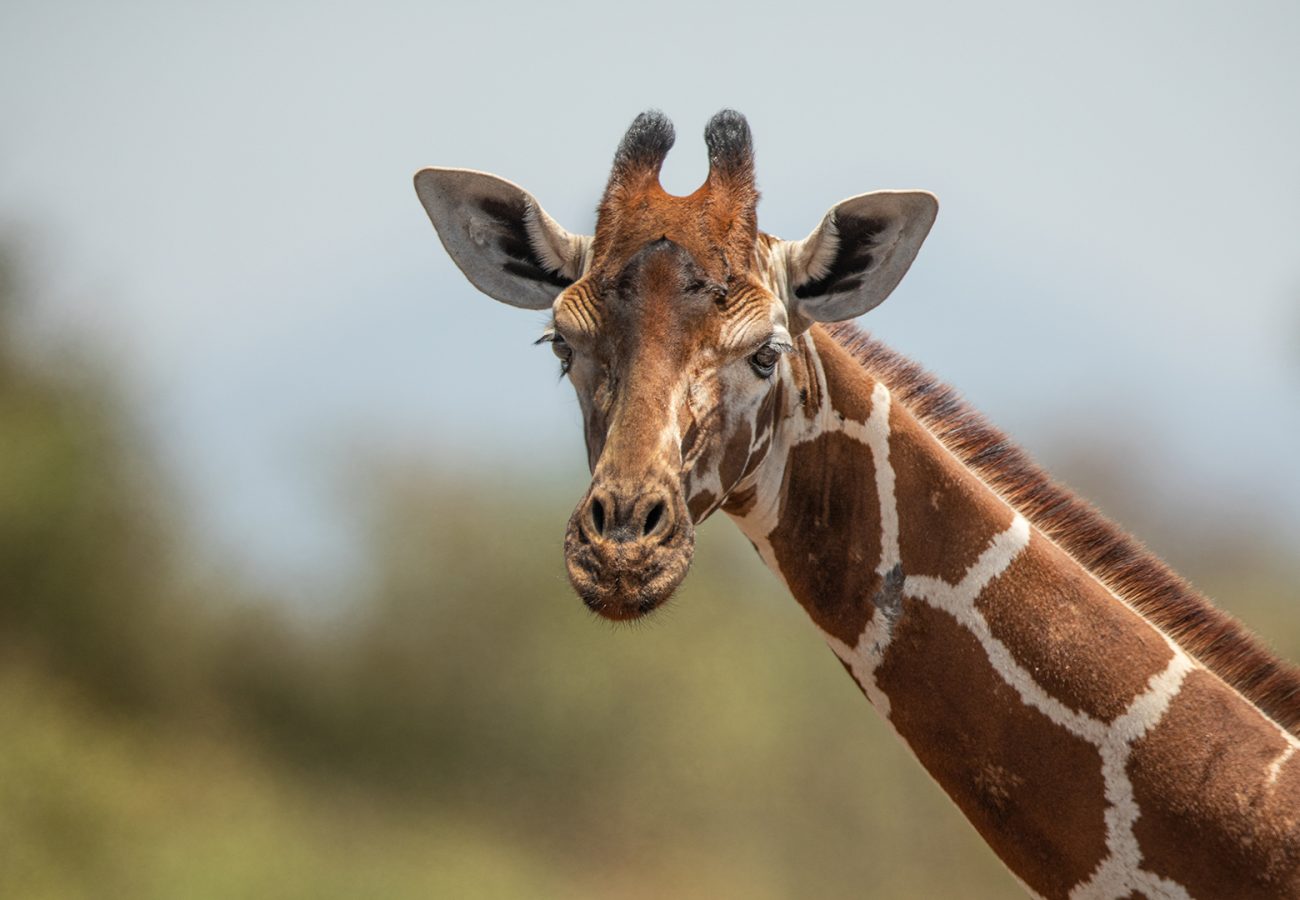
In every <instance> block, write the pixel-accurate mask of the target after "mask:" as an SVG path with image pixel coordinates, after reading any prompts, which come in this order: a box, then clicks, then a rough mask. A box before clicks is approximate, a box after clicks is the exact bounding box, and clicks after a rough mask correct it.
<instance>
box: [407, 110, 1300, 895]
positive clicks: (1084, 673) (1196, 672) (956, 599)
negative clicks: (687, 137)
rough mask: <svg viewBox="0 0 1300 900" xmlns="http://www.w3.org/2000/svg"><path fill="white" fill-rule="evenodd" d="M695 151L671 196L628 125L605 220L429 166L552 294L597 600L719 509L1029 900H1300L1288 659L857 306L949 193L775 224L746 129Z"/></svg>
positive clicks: (553, 330) (656, 124) (1294, 710)
mask: <svg viewBox="0 0 1300 900" xmlns="http://www.w3.org/2000/svg"><path fill="white" fill-rule="evenodd" d="M704 137H705V143H706V146H707V148H708V153H709V174H708V177H707V178H706V180H705V182H704V184H703V185H702V186H701V187H700V188H699V189H698V190H697V191H695V192H694V193H692V194H690V195H689V196H685V197H677V196H671V195H669V194H668V193H667V192H665V191H664V190H663V188H662V187H661V185H660V183H659V171H660V167H661V165H662V163H663V160H664V158H665V156H666V155H667V153H668V151H669V150H670V148H671V147H672V145H673V143H674V131H673V128H672V125H671V123H670V122H669V121H668V120H667V118H665V117H664V116H663V115H662V114H660V113H657V112H653V111H652V112H648V113H643V114H642V115H640V116H638V117H637V118H636V120H635V121H634V122H633V123H632V126H631V127H630V128H629V130H628V131H627V133H626V135H625V136H624V138H623V140H622V142H621V143H620V145H619V147H618V150H617V152H616V153H615V157H614V163H613V167H612V171H611V173H610V176H609V180H608V182H607V185H606V188H605V191H604V194H603V196H602V198H601V201H600V204H599V207H598V209H597V218H596V228H595V233H594V235H590V236H588V235H579V234H573V233H570V232H568V231H566V230H565V229H564V228H562V227H561V226H560V225H559V224H558V223H557V222H556V221H555V220H553V219H552V218H551V217H550V216H549V215H548V214H547V213H546V212H545V211H544V210H543V209H542V207H541V206H540V205H539V204H538V203H537V201H536V200H535V199H534V198H533V197H532V195H530V194H528V193H527V192H525V191H523V190H522V189H521V188H518V187H517V186H515V185H513V184H511V183H510V182H507V181H505V180H503V179H500V178H497V177H495V176H492V175H487V174H484V173H481V172H475V171H470V170H464V169H441V168H429V169H423V170H421V171H420V172H418V173H417V174H416V176H415V186H416V191H417V193H418V195H419V198H420V200H421V201H422V203H423V205H424V207H425V210H426V211H427V213H428V215H429V217H430V219H431V220H432V222H433V225H434V226H435V229H436V231H437V233H438V236H439V237H440V239H441V241H442V243H443V245H444V247H445V248H446V250H447V252H448V253H449V254H450V256H451V257H452V259H453V260H454V261H455V262H456V264H457V265H458V266H459V267H460V268H461V270H462V271H463V272H464V274H465V275H466V277H467V278H468V279H469V281H470V282H471V283H472V284H473V285H474V286H476V287H477V288H479V289H480V290H481V291H483V292H484V293H486V294H488V295H489V296H491V297H493V298H495V299H496V300H499V301H502V302H504V303H507V304H510V305H513V306H517V307H522V308H526V309H535V310H547V311H549V316H548V323H547V325H546V327H545V329H544V331H543V333H542V335H541V338H540V339H539V343H547V344H549V345H550V347H551V348H552V350H553V352H554V353H555V355H556V356H557V357H558V358H559V361H560V369H561V372H562V373H563V374H564V375H567V377H568V379H569V380H570V381H571V382H572V384H573V386H574V388H575V390H576V393H577V396H578V400H579V405H580V406H581V409H582V415H583V422H584V436H585V440H586V448H587V456H588V464H589V467H590V469H591V472H592V480H591V484H590V487H589V489H588V490H587V492H586V494H585V495H584V496H583V497H582V499H581V501H580V502H579V503H578V505H577V507H576V509H575V510H574V512H573V515H572V516H571V517H570V519H569V522H568V525H567V527H566V530H565V544H564V551H565V562H566V566H567V569H568V573H569V577H570V581H571V582H572V584H573V587H574V588H575V590H576V592H577V594H578V595H579V597H580V598H581V599H582V601H583V602H584V603H585V604H586V605H587V606H588V607H589V608H590V609H591V610H593V611H594V612H595V613H597V614H599V615H601V616H604V617H606V618H609V619H615V620H622V619H634V618H637V617H640V616H644V615H646V614H648V613H650V612H652V611H653V610H654V609H656V608H657V607H659V606H660V605H662V604H663V603H664V602H665V601H666V600H667V599H668V598H669V597H670V595H671V594H672V593H673V591H674V590H675V589H676V588H677V586H678V585H679V584H680V582H681V581H682V579H683V578H684V577H685V575H686V571H687V569H688V568H689V565H690V561H691V556H692V553H693V548H694V528H695V525H696V524H698V523H699V522H701V521H703V520H704V519H706V518H707V517H708V516H710V515H711V514H713V513H714V512H716V511H718V510H721V511H723V512H724V513H725V514H726V515H727V516H729V517H730V518H731V519H732V520H733V521H734V522H735V523H736V524H737V525H738V526H739V527H740V529H741V531H742V532H743V533H744V534H745V535H746V536H747V537H748V538H749V540H750V541H751V542H752V544H753V545H754V547H755V549H756V550H757V552H758V554H759V556H761V558H762V559H763V561H764V562H765V563H766V564H767V566H768V567H770V568H771V570H772V571H773V572H775V573H776V575H777V576H778V577H779V578H780V579H781V580H782V581H783V582H784V583H785V585H786V586H787V587H788V589H789V591H790V592H791V593H792V594H793V595H794V597H795V599H796V600H797V601H798V602H799V603H800V604H801V605H802V606H803V608H804V609H805V610H806V612H807V614H808V616H809V618H810V619H811V620H812V623H813V624H814V626H815V627H816V628H817V629H818V630H819V631H820V632H821V634H822V635H823V637H824V639H825V641H826V642H827V644H828V645H829V646H830V648H831V650H832V651H833V652H834V653H835V655H836V656H837V657H838V659H839V660H840V662H841V663H842V664H843V666H844V668H845V669H846V670H847V671H848V673H849V674H850V675H851V676H852V677H853V679H854V680H855V681H856V683H857V684H858V686H859V687H860V688H861V690H862V692H863V693H864V694H865V696H866V698H867V699H868V701H869V702H870V703H871V705H873V706H874V707H875V708H876V710H878V711H879V713H880V714H882V715H883V716H884V718H885V720H886V721H887V722H888V724H889V725H890V727H891V728H892V729H893V730H894V732H895V733H896V734H897V735H898V737H899V738H900V739H901V740H902V741H903V742H904V743H905V744H906V745H907V746H908V748H909V749H910V750H911V751H912V753H913V754H914V755H915V756H916V757H917V758H918V760H919V761H920V762H921V764H922V765H923V766H924V767H925V768H926V769H927V770H928V772H929V773H930V775H931V776H933V778H934V779H935V781H937V782H938V784H939V786H940V787H941V788H942V789H943V790H944V791H945V792H946V793H947V794H948V795H949V796H950V797H951V799H952V800H953V801H954V802H955V803H956V805H957V806H958V807H959V809H960V810H961V812H962V813H963V814H964V815H965V816H966V817H967V819H968V820H969V821H970V822H971V823H972V825H973V826H974V827H975V828H976V829H977V831H978V832H979V833H980V835H981V836H982V837H983V839H984V840H985V841H986V842H987V843H988V844H989V845H990V846H991V848H992V849H993V850H994V852H995V853H996V854H997V855H998V856H999V857H1000V858H1001V859H1002V860H1003V862H1005V864H1006V865H1007V867H1008V868H1009V869H1010V870H1011V872H1012V874H1013V875H1014V876H1015V877H1016V878H1017V879H1018V880H1019V882H1020V883H1021V885H1022V886H1023V887H1024V888H1025V889H1026V890H1027V891H1028V892H1029V893H1030V894H1032V895H1034V896H1041V897H1077V898H1102V897H1113V898H1119V897H1152V898H1181V897H1225V896H1231V897H1239V896H1240V897H1247V896H1260V897H1264V896H1270V897H1271V896H1297V895H1300V761H1296V760H1295V759H1294V757H1295V755H1296V749H1297V747H1300V738H1297V726H1298V725H1300V672H1297V670H1295V669H1294V668H1292V667H1290V666H1288V665H1287V664H1285V663H1282V662H1280V661H1279V660H1277V659H1275V658H1274V657H1272V656H1271V655H1269V653H1268V652H1267V651H1265V650H1264V649H1263V648H1262V647H1261V645H1260V644H1259V643H1258V642H1257V641H1256V640H1255V639H1254V638H1253V637H1251V636H1250V635H1249V634H1247V633H1246V632H1245V630H1244V629H1243V628H1241V626H1239V625H1238V624H1237V623H1236V622H1235V621H1233V620H1232V619H1231V618H1229V617H1228V616H1226V615H1225V614H1223V613H1221V612H1219V611H1217V610H1215V609H1214V608H1213V607H1212V606H1211V605H1210V604H1209V602H1208V601H1207V600H1205V599H1204V598H1203V597H1201V596H1200V595H1198V594H1196V593H1195V592H1194V591H1193V589H1192V588H1191V587H1190V586H1189V585H1187V584H1186V583H1185V582H1184V581H1182V580H1181V579H1180V578H1179V577H1178V576H1176V575H1175V574H1173V573H1172V572H1171V571H1170V570H1169V569H1167V568H1166V567H1165V566H1164V565H1163V564H1162V563H1161V562H1160V561H1159V560H1157V559H1155V558H1154V557H1153V556H1152V555H1151V554H1150V553H1149V552H1148V551H1146V550H1145V549H1144V548H1143V547H1142V546H1141V545H1140V544H1138V543H1137V542H1136V541H1135V540H1134V539H1133V538H1131V537H1129V536H1127V535H1126V534H1124V533H1123V532H1121V531H1120V530H1119V529H1117V528H1116V527H1114V526H1113V525H1111V524H1110V523H1108V522H1106V521H1105V520H1104V519H1102V517H1101V516H1100V515H1099V514H1098V513H1096V512H1095V511H1094V510H1093V509H1092V508H1091V507H1090V506H1088V505H1087V504H1086V503H1084V502H1083V501H1081V500H1079V499H1078V498H1076V497H1075V496H1074V495H1072V494H1071V493H1070V492H1068V491H1067V490H1066V489H1064V488H1062V487H1060V486H1058V485H1057V484H1055V483H1053V482H1052V481H1051V480H1050V478H1049V477H1048V476H1047V475H1045V474H1044V473H1043V472H1042V471H1041V470H1040V469H1039V468H1037V467H1036V466H1035V465H1034V464H1033V463H1032V462H1031V461H1029V459H1028V458H1027V457H1026V456H1025V454H1023V453H1022V452H1021V451H1020V450H1019V449H1017V448H1016V447H1015V446H1014V445H1012V444H1011V443H1010V441H1008V440H1007V439H1006V437H1005V436H1004V435H1002V434H1001V433H1000V432H998V431H997V430H996V429H995V428H993V427H992V426H991V425H989V424H988V423H987V422H986V421H985V420H984V419H983V418H981V417H980V416H979V415H978V414H976V413H975V412H973V411H972V410H971V409H970V408H969V407H967V406H966V405H965V403H964V402H963V401H961V400H960V399H959V398H958V397H957V396H956V394H955V393H954V392H953V391H952V390H951V389H950V388H948V387H946V386H945V385H943V384H941V383H939V382H938V381H936V380H935V379H934V378H933V377H931V376H930V375H929V374H928V373H926V372H925V371H924V370H923V369H921V368H920V367H919V366H917V365H916V364H914V363H912V362H911V361H909V360H907V359H905V358H903V357H902V356H900V355H898V354H896V353H894V352H893V351H892V350H890V349H888V348H887V347H885V346H884V345H883V344H881V343H880V342H878V341H876V340H875V339H873V338H871V337H869V336H868V335H866V334H865V333H863V332H860V331H858V330H857V329H856V328H855V326H853V325H852V324H849V321H848V320H850V319H853V318H855V317H857V316H860V315H862V314H863V313H866V312H867V311H869V310H870V309H872V308H873V307H875V306H876V305H878V304H879V303H881V302H882V301H883V300H884V299H885V298H886V297H887V296H888V295H889V294H890V293H891V292H892V291H893V289H894V288H895V286H896V285H897V284H898V282H899V280H900V279H901V278H902V277H903V275H904V274H905V273H906V271H907V269H908V268H909V267H910V265H911V264H912V261H913V259H914V258H915V256H916V254H917V252H918V250H919V248H920V246H921V243H922V242H923V241H924V239H925V237H926V236H927V234H928V233H929V230H930V228H931V225H932V224H933V222H934V220H935V216H936V214H937V209H938V205H937V201H936V200H935V199H934V197H933V196H932V195H930V194H928V193H925V192H921V191H878V192H874V193H869V194H862V195H859V196H856V197H852V198H850V199H848V200H845V201H843V202H841V203H839V204H837V205H836V206H834V207H833V208H832V209H831V210H830V211H829V212H828V213H827V214H826V215H825V217H824V218H823V219H822V221H821V222H820V224H818V225H817V226H816V227H815V228H814V229H813V231H812V232H811V233H810V234H809V235H808V236H807V237H806V238H804V239H802V240H797V241H783V240H780V239H778V238H776V237H773V236H772V235H769V234H767V233H764V232H761V231H759V230H758V225H757V213H756V210H757V202H758V192H757V189H756V187H755V180H754V161H753V143H752V137H751V133H750V129H749V126H748V124H747V122H746V120H745V119H744V117H742V116H741V115H739V114H738V113H735V112H733V111H730V110H724V111H723V112H720V113H718V114H717V115H716V116H714V117H713V118H712V119H711V120H710V121H709V123H708V125H707V127H706V129H705V135H704Z"/></svg>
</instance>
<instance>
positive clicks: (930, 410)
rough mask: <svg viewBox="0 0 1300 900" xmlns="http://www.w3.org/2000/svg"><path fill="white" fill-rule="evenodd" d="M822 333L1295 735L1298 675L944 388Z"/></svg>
mask: <svg viewBox="0 0 1300 900" xmlns="http://www.w3.org/2000/svg"><path fill="white" fill-rule="evenodd" d="M826 331H827V332H828V333H829V334H830V336H831V337H832V338H834V339H835V341H836V342H837V343H839V344H840V345H841V346H842V347H844V348H845V349H846V350H848V351H849V353H851V354H852V355H853V357H854V358H855V359H857V360H858V362H859V363H861V364H862V366H863V367H864V368H865V369H867V370H868V371H869V372H870V373H871V374H872V376H873V377H875V378H878V379H879V380H880V381H882V382H883V383H884V384H885V386H886V387H887V388H889V390H890V391H891V392H892V393H893V394H894V395H895V396H896V397H897V398H898V399H899V400H900V401H901V402H902V403H903V404H904V405H906V406H907V408H908V409H909V410H911V411H912V413H913V414H914V415H916V416H917V417H918V418H919V419H920V420H921V422H922V423H923V424H924V425H925V426H926V427H927V428H929V429H930V430H931V431H932V432H933V433H934V435H935V436H936V437H937V438H938V439H939V440H940V441H941V442H942V443H943V444H944V446H946V447H947V448H948V449H949V450H951V451H952V452H953V453H954V454H955V455H956V456H957V458H958V459H960V460H961V461H962V462H964V463H965V464H966V465H967V466H969V467H970V468H971V470H972V471H973V472H975V474H976V475H978V476H979V477H980V478H981V479H982V480H983V481H984V482H986V483H987V484H988V485H989V486H990V487H992V488H993V489H994V490H995V491H997V492H998V494H1000V495H1001V496H1002V497H1003V498H1004V499H1005V500H1006V501H1007V502H1008V503H1010V504H1011V505H1012V506H1014V507H1015V508H1016V509H1018V510H1019V511H1020V512H1021V513H1022V514H1023V515H1024V516H1025V518H1026V519H1028V520H1029V521H1030V523H1032V524H1033V525H1034V526H1035V527H1036V528H1038V529H1039V530H1041V531H1042V532H1043V533H1044V534H1046V535H1047V536H1048V537H1049V538H1051V539H1052V540H1053V541H1055V542H1056V543H1057V544H1058V545H1059V546H1060V547H1062V548H1063V549H1064V550H1065V551H1066V552H1067V553H1069V554H1070V555H1071V556H1073V557H1074V558H1075V559H1076V560H1078V561H1079V562H1080V563H1081V564H1082V565H1083V566H1084V567H1086V568H1087V569H1088V570H1089V571H1090V572H1091V573H1092V574H1093V575H1095V576H1096V577H1097V578H1098V579H1099V580H1100V581H1101V582H1102V583H1103V584H1104V585H1106V587H1108V588H1109V589H1110V590H1112V591H1113V592H1114V593H1115V594H1116V595H1118V596H1119V597H1120V598H1122V599H1123V600H1124V601H1125V602H1126V603H1128V604H1129V605H1130V606H1131V607H1133V609H1135V610H1137V611H1138V612H1139V613H1140V614H1141V615H1143V616H1145V617H1146V618H1147V619H1148V620H1149V621H1151V622H1152V623H1153V624H1154V625H1155V626H1156V627H1157V628H1159V629H1161V630H1162V631H1163V632H1164V633H1165V634H1167V635H1168V636H1169V637H1170V638H1171V639H1172V640H1174V641H1175V642H1176V643H1177V644H1178V645H1179V646H1181V647H1182V648H1183V649H1184V650H1186V651H1187V652H1188V653H1190V654H1191V655H1192V656H1194V657H1195V658H1196V659H1197V660H1199V661H1200V662H1201V663H1202V664H1204V665H1205V667H1206V668H1208V669H1210V671H1212V672H1214V673H1215V674H1216V675H1218V676H1219V677H1220V678H1222V679H1223V680H1224V681H1226V682H1227V683H1228V684H1230V685H1232V686H1233V687H1234V688H1236V689H1237V690H1238V691H1240V692H1241V693H1242V694H1243V695H1245V696H1246V698H1247V699H1249V700H1250V701H1251V702H1252V703H1254V704H1255V705H1256V706H1258V707H1259V708H1260V709H1261V710H1262V711H1263V712H1264V713H1265V714H1266V715H1268V716H1269V717H1270V718H1272V719H1273V720H1274V721H1275V722H1277V723H1278V724H1279V725H1281V726H1282V727H1283V728H1285V729H1286V730H1287V731H1289V732H1291V733H1292V734H1300V730H1298V728H1300V669H1297V668H1296V667H1295V666H1292V665H1290V664H1288V663H1286V662H1283V661H1282V660H1280V659H1278V658H1277V657H1275V656H1274V655H1273V654H1272V653H1270V652H1269V651H1268V650H1267V649H1265V647H1264V646H1263V644H1261V643H1260V641H1259V640H1258V639H1257V638H1256V637H1255V636H1254V635H1252V634H1250V632H1248V631H1247V630H1246V629H1245V627H1244V626H1243V625H1241V623H1239V622H1238V621H1237V620H1236V619H1234V618H1233V617H1232V616H1230V615H1228V614H1227V613H1225V612H1223V611H1222V610H1219V609H1216V608H1215V607H1214V606H1213V605H1212V604H1211V603H1210V602H1209V601H1208V600H1207V599H1205V598H1204V597H1203V596H1201V595H1200V594H1199V593H1197V592H1196V590H1195V589H1194V588H1192V586H1191V585H1190V584H1188V583H1187V582H1186V581H1184V580H1183V579H1182V578H1181V577H1179V576H1178V575H1176V574H1175V573H1174V572H1173V571H1172V570H1170V568H1169V567H1168V566H1166V565H1165V564H1164V563H1163V562H1161V561H1160V560H1159V559H1158V558H1157V557H1156V556H1155V554H1153V553H1151V551H1149V550H1147V549H1146V547H1144V546H1142V544H1141V543H1140V542H1139V541H1138V540H1137V539H1136V538H1134V537H1132V536H1130V535H1129V534H1127V533H1125V532H1124V531H1123V530H1121V529H1120V528H1118V527H1116V526H1115V525H1114V524H1112V523H1111V522H1109V521H1107V519H1106V518H1105V517H1104V516H1102V515H1101V513H1099V512H1097V510H1096V509H1094V508H1093V507H1092V506H1091V505H1090V504H1088V503H1087V502H1086V501H1084V500H1081V499H1080V498H1079V497H1077V496H1076V495H1075V494H1074V493H1073V492H1071V491H1070V490H1068V489H1067V488H1064V487H1062V486H1061V485H1059V484H1056V483H1055V482H1053V481H1052V479H1051V478H1050V477H1049V476H1048V474H1047V473H1046V472H1045V471H1043V469H1041V468H1040V467H1039V466H1038V465H1037V464H1036V463H1034V462H1033V460H1031V459H1030V458H1029V456H1028V454H1026V453H1025V452H1024V451H1023V450H1021V449H1020V448H1019V447H1017V446H1016V445H1015V444H1013V443H1012V442H1011V441H1010V439H1008V438H1007V436H1006V435H1005V434H1003V433H1002V432H1001V431H999V430H998V429H997V428H995V427H993V426H992V425H990V424H989V423H988V421H987V420H986V419H985V418H984V417H983V416H982V415H980V414H979V413H978V412H976V411H975V410H973V409H971V408H970V406H968V405H967V404H966V402H965V401H963V400H962V399H961V397H960V396H958V394H957V392H956V391H955V390H953V389H952V388H951V387H949V386H948V385H946V384H943V383H942V382H940V381H939V380H937V379H936V378H934V377H933V376H932V375H930V373H928V372H926V371H925V369H923V368H922V367H921V366H919V365H917V364H916V363H914V362H912V361H911V360H910V359H907V358H906V357H905V356H903V355H902V354H900V353H897V352H895V351H893V350H891V349H890V348H888V347H886V346H885V345H884V344H882V343H880V342H879V341H877V340H875V339H874V338H872V337H871V336H870V335H868V334H866V333H865V332H862V331H859V330H858V329H857V328H855V327H854V326H853V325H850V324H837V325H830V326H826Z"/></svg>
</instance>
